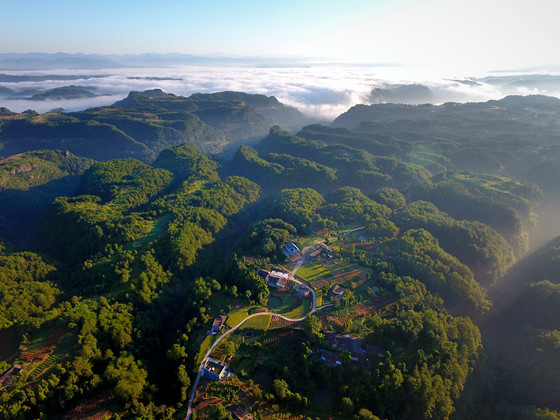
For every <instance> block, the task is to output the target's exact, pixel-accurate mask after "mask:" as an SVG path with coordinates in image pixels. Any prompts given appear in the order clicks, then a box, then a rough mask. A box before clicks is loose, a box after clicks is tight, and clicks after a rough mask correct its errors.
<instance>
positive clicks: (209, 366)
mask: <svg viewBox="0 0 560 420" xmlns="http://www.w3.org/2000/svg"><path fill="white" fill-rule="evenodd" d="M232 374H233V372H232V371H231V369H230V368H229V367H228V366H227V365H226V364H225V363H222V362H220V361H218V360H216V359H213V358H211V357H209V358H208V360H207V362H206V364H205V365H204V368H203V369H202V376H204V377H206V378H208V379H211V380H213V381H225V380H226V379H227V378H229V377H230V376H231V375H232Z"/></svg>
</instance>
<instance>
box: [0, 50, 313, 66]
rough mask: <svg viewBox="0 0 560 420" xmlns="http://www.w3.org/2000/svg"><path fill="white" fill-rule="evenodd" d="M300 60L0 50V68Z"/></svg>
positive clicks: (290, 61)
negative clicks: (7, 51)
mask: <svg viewBox="0 0 560 420" xmlns="http://www.w3.org/2000/svg"><path fill="white" fill-rule="evenodd" d="M302 62H303V61H302V60H299V59H285V58H255V57H227V56H221V55H193V54H179V53H170V54H157V53H146V54H126V55H100V54H82V53H77V54H68V53H54V54H48V53H0V70H56V69H66V70H99V69H119V68H127V67H174V66H186V65H199V66H200V65H228V64H229V65H240V64H253V65H257V66H283V65H286V64H287V63H288V64H299V65H301V64H302Z"/></svg>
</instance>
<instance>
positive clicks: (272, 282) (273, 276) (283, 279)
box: [265, 271, 289, 289]
mask: <svg viewBox="0 0 560 420" xmlns="http://www.w3.org/2000/svg"><path fill="white" fill-rule="evenodd" d="M288 276H289V274H288V273H283V272H281V271H271V272H270V273H269V274H268V276H266V279H265V281H266V284H268V285H269V286H272V287H276V288H277V289H283V288H284V287H286V285H287V284H288V281H289V280H288Z"/></svg>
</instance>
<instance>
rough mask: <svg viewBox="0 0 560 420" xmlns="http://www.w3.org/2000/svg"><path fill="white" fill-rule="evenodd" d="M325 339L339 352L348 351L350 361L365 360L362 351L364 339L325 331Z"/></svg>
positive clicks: (364, 353) (363, 351)
mask: <svg viewBox="0 0 560 420" xmlns="http://www.w3.org/2000/svg"><path fill="white" fill-rule="evenodd" d="M325 339H326V340H327V342H328V343H329V344H330V345H331V346H332V348H334V349H335V350H339V351H348V352H350V354H351V359H352V360H353V361H355V362H357V361H360V360H362V361H363V360H367V358H366V350H364V348H363V347H364V345H365V343H364V339H363V338H359V337H352V336H351V335H349V334H347V335H340V334H336V333H335V332H334V331H327V332H326V333H325Z"/></svg>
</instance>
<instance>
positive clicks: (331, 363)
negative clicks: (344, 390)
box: [311, 350, 342, 367]
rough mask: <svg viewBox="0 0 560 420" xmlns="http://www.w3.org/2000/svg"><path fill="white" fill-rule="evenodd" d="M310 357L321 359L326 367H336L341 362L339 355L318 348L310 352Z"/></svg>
mask: <svg viewBox="0 0 560 420" xmlns="http://www.w3.org/2000/svg"><path fill="white" fill-rule="evenodd" d="M311 359H313V360H321V361H322V362H323V363H324V364H325V366H327V367H336V366H340V365H341V364H342V361H341V360H340V359H341V358H340V356H339V355H338V354H337V353H335V352H332V351H329V350H319V351H318V352H315V351H314V352H312V353H311Z"/></svg>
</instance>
